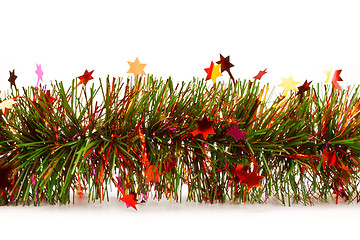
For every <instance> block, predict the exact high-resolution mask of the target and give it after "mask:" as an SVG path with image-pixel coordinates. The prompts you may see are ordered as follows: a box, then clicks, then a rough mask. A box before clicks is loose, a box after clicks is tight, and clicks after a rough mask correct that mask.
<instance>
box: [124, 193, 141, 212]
mask: <svg viewBox="0 0 360 240" xmlns="http://www.w3.org/2000/svg"><path fill="white" fill-rule="evenodd" d="M123 195H124V196H123V197H122V198H120V200H121V201H123V202H124V203H125V204H126V207H127V208H129V207H132V208H134V209H135V210H137V208H136V205H137V204H139V203H138V202H137V201H136V198H135V194H133V193H130V194H129V195H126V194H125V193H124V194H123Z"/></svg>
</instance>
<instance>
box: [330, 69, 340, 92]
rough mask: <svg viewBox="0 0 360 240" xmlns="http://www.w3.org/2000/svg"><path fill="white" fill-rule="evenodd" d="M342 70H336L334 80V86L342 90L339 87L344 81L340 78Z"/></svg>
mask: <svg viewBox="0 0 360 240" xmlns="http://www.w3.org/2000/svg"><path fill="white" fill-rule="evenodd" d="M341 71H342V70H341V69H340V70H335V72H334V76H333V79H332V81H331V82H332V84H333V85H334V86H335V88H336V89H340V85H339V83H338V82H339V81H342V79H341V77H340V73H341Z"/></svg>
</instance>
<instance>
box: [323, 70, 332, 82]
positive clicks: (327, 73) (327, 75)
mask: <svg viewBox="0 0 360 240" xmlns="http://www.w3.org/2000/svg"><path fill="white" fill-rule="evenodd" d="M324 72H325V74H326V80H325V83H328V82H329V79H330V75H331V70H330V71H324Z"/></svg>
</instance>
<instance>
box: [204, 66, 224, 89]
mask: <svg viewBox="0 0 360 240" xmlns="http://www.w3.org/2000/svg"><path fill="white" fill-rule="evenodd" d="M220 67H221V65H214V62H213V61H211V64H210V67H209V68H205V69H204V70H205V72H206V73H207V75H206V79H205V80H210V79H211V80H212V81H213V84H214V85H216V78H218V77H220V76H222V74H221V73H220Z"/></svg>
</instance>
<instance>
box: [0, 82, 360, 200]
mask: <svg viewBox="0 0 360 240" xmlns="http://www.w3.org/2000/svg"><path fill="white" fill-rule="evenodd" d="M250 83H251V82H250V81H248V80H244V81H239V80H238V81H236V83H235V86H234V85H232V84H231V83H230V82H229V83H218V84H217V85H216V86H213V87H208V86H207V85H206V82H205V81H204V80H196V79H194V80H192V81H191V82H188V83H184V82H183V83H180V84H176V85H174V83H173V81H172V80H171V79H168V80H166V81H164V80H161V79H160V80H156V79H155V78H153V76H148V77H147V78H146V80H143V79H137V80H136V81H135V82H134V81H133V80H129V79H127V80H126V81H123V80H122V79H113V80H109V78H108V79H107V80H106V81H105V82H103V81H101V79H100V82H99V86H98V87H95V85H94V84H92V86H91V87H89V86H82V88H81V87H78V88H76V87H75V86H76V85H77V80H74V81H73V82H72V86H71V87H69V88H68V89H64V87H63V83H62V82H55V83H54V85H53V86H52V91H51V92H45V91H44V88H43V87H40V88H33V87H31V88H29V89H27V90H26V89H23V90H22V93H20V92H19V91H18V90H17V91H16V92H15V91H14V92H12V93H11V94H10V95H9V96H8V97H7V98H6V99H9V98H14V100H15V101H16V103H15V104H14V105H13V106H12V108H10V109H7V110H6V114H3V113H2V114H1V117H0V122H1V123H0V141H1V142H0V155H1V158H0V171H1V172H0V175H1V173H3V175H2V176H0V179H2V181H0V182H2V186H1V183H0V204H1V205H7V204H15V205H16V204H30V203H34V204H35V205H38V204H40V202H41V201H43V200H45V201H47V202H49V203H50V204H56V203H60V204H66V203H69V202H71V196H72V197H73V198H75V197H76V194H73V193H79V194H81V193H82V192H87V194H88V197H89V201H90V200H93V201H95V200H98V199H100V201H103V200H105V198H107V196H108V191H109V188H110V185H112V184H113V185H115V186H116V187H117V189H118V196H119V197H121V196H123V195H124V194H130V193H133V194H135V195H136V198H137V200H138V201H140V200H142V199H146V198H147V197H148V195H149V192H151V191H153V190H155V192H156V198H157V199H161V198H164V197H165V198H167V199H172V200H175V201H180V200H181V189H182V187H183V185H186V186H187V188H188V194H187V198H186V200H190V201H192V200H194V201H200V202H202V201H205V202H211V203H213V202H225V201H231V202H236V203H241V202H250V203H254V202H260V203H261V202H265V201H266V200H267V199H268V198H269V197H276V198H278V199H279V200H280V201H281V202H282V203H284V204H291V203H294V202H296V203H298V202H301V203H304V204H312V203H313V201H315V200H324V201H329V200H332V199H336V201H337V200H338V199H339V198H342V199H344V200H347V201H349V202H352V201H356V202H359V201H360V196H359V191H358V187H357V186H358V184H359V176H358V169H359V163H358V162H359V157H360V141H359V140H358V139H359V137H360V131H359V130H360V127H359V124H360V120H359V111H360V102H359V87H354V88H352V89H345V90H339V89H337V88H334V87H332V86H331V85H320V84H318V85H316V86H313V87H311V89H310V91H306V92H304V93H302V94H297V95H296V94H294V93H292V94H288V96H287V97H282V96H279V97H275V96H272V94H269V93H268V90H269V86H268V85H266V86H263V87H261V86H260V84H259V81H256V82H254V83H252V84H250ZM97 99H100V100H99V101H96V100H97ZM3 100H4V99H3ZM204 116H206V117H207V119H209V120H210V121H214V124H213V126H212V128H213V130H214V132H215V134H210V135H209V136H208V137H207V139H206V140H205V139H204V137H203V136H202V135H201V134H198V135H195V136H193V134H192V133H193V132H194V131H195V130H196V129H197V128H198V125H197V122H196V121H198V120H201V119H203V117H204ZM235 123H236V124H238V127H239V129H240V130H242V131H245V132H246V134H245V138H246V139H245V140H243V139H241V140H238V141H235V140H234V137H233V136H230V135H228V134H227V132H228V131H229V129H230V128H231V127H233V126H234V124H235ZM147 161H148V162H147ZM330 161H332V162H331V163H330ZM240 164H241V165H240ZM148 166H152V168H147V167H148ZM239 166H241V167H244V168H243V169H242V174H244V173H245V172H246V173H251V172H254V173H255V172H256V174H257V175H258V176H263V177H264V178H263V179H262V180H261V181H260V184H261V188H259V187H253V188H251V189H249V187H248V185H247V184H244V183H243V182H242V181H241V179H239V172H237V170H236V169H238V170H239V168H237V167H239ZM5 175H6V176H5ZM157 175H158V179H157ZM7 180H8V181H9V182H6V181H7Z"/></svg>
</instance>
